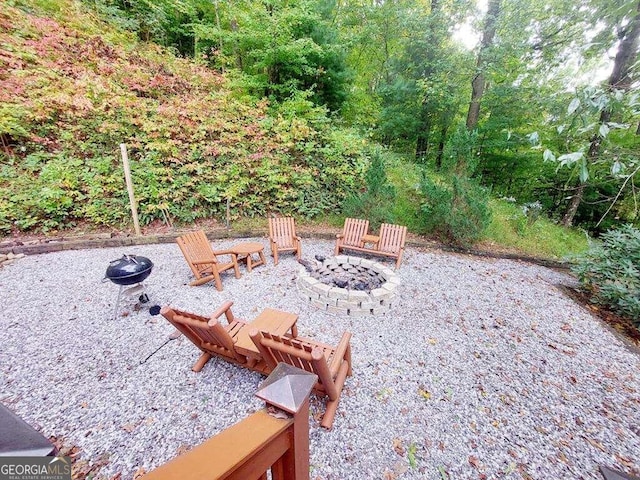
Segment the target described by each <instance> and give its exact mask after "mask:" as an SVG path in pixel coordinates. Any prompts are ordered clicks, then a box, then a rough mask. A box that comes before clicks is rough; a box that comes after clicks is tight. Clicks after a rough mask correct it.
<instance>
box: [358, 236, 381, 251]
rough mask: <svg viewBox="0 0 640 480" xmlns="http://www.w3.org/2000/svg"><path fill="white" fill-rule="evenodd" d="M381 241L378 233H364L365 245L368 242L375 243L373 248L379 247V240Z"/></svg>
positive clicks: (363, 241) (363, 242)
mask: <svg viewBox="0 0 640 480" xmlns="http://www.w3.org/2000/svg"><path fill="white" fill-rule="evenodd" d="M379 241H380V237H379V236H377V235H368V234H367V235H363V236H362V244H363V246H364V245H365V244H367V243H371V244H373V248H378V242H379Z"/></svg>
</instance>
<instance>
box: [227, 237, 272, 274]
mask: <svg viewBox="0 0 640 480" xmlns="http://www.w3.org/2000/svg"><path fill="white" fill-rule="evenodd" d="M263 250H264V245H262V244H261V243H257V242H243V243H238V244H236V245H233V246H232V247H231V251H233V253H235V254H236V255H237V256H238V262H240V261H244V262H246V264H247V272H251V269H252V268H253V267H257V266H258V265H265V264H266V263H267V261H266V259H265V258H264V252H263ZM253 255H258V258H257V259H255V258H253V257H252V256H253Z"/></svg>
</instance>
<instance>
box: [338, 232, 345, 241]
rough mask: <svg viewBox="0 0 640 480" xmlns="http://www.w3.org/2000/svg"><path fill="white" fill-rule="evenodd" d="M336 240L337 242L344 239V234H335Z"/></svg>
mask: <svg viewBox="0 0 640 480" xmlns="http://www.w3.org/2000/svg"><path fill="white" fill-rule="evenodd" d="M336 238H337V239H338V240H340V239H342V238H344V234H343V233H336Z"/></svg>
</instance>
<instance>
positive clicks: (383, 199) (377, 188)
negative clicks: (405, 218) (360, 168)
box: [342, 149, 396, 228]
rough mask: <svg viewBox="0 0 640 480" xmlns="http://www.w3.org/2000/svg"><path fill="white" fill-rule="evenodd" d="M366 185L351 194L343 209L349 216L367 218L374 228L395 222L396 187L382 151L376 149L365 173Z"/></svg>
mask: <svg viewBox="0 0 640 480" xmlns="http://www.w3.org/2000/svg"><path fill="white" fill-rule="evenodd" d="M365 181H366V185H365V186H364V188H362V189H361V191H360V192H359V193H356V194H352V195H350V196H349V197H348V198H347V199H346V201H345V204H344V207H343V209H342V211H343V213H344V214H345V215H346V216H347V217H356V218H366V219H367V220H369V224H370V225H371V226H372V227H373V228H378V227H379V226H380V225H381V224H382V223H393V222H394V221H395V219H394V215H393V207H394V203H395V194H396V191H395V188H394V187H393V185H391V183H390V182H389V180H388V179H387V175H386V170H385V161H384V157H383V155H382V152H381V151H380V150H379V149H378V150H375V151H374V152H373V154H372V156H371V162H370V164H369V168H368V169H367V171H366V174H365Z"/></svg>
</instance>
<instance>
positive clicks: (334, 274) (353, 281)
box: [297, 255, 400, 315]
mask: <svg viewBox="0 0 640 480" xmlns="http://www.w3.org/2000/svg"><path fill="white" fill-rule="evenodd" d="M317 260H318V262H321V263H318V264H314V263H313V262H308V261H305V260H301V261H300V263H301V264H302V265H303V266H304V268H300V273H299V275H298V281H297V284H298V290H299V292H300V294H301V295H302V296H303V297H305V298H307V299H308V300H309V302H311V303H312V304H313V305H315V306H316V307H318V308H321V309H323V310H326V311H328V312H332V313H341V314H346V315H377V314H379V313H386V312H388V311H389V310H390V309H391V303H392V299H393V298H394V296H395V291H396V288H397V287H398V285H399V283H400V281H399V279H398V276H397V275H396V274H395V272H394V271H393V270H392V269H390V268H388V267H385V266H384V265H382V264H380V263H377V262H373V261H371V260H366V259H363V258H359V257H351V256H345V255H339V256H337V257H333V258H329V259H326V260H325V259H323V258H317Z"/></svg>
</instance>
